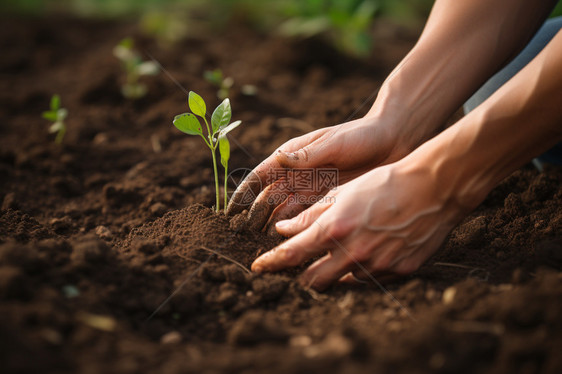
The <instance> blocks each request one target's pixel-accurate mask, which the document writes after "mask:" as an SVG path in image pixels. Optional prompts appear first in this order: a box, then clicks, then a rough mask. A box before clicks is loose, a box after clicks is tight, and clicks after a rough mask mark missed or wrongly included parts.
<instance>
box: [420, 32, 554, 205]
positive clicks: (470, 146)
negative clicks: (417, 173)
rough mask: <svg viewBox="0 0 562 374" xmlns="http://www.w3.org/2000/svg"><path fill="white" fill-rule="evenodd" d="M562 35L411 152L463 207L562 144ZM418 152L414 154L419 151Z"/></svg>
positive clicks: (480, 199)
mask: <svg viewBox="0 0 562 374" xmlns="http://www.w3.org/2000/svg"><path fill="white" fill-rule="evenodd" d="M561 104H562V32H559V33H558V34H557V35H556V36H555V37H554V39H553V40H552V41H551V42H550V43H549V44H548V45H547V46H546V47H545V49H544V50H543V51H542V52H541V53H540V54H539V55H538V56H537V57H536V58H535V59H534V60H533V61H531V63H529V64H528V65H527V66H526V67H525V68H524V69H523V70H521V71H520V72H519V73H518V74H517V75H516V76H515V77H513V78H512V79H511V80H510V81H509V82H507V83H506V84H505V85H504V86H503V87H502V88H500V89H499V90H498V91H497V92H496V93H495V94H494V95H492V96H491V97H490V98H489V99H488V100H486V101H485V102H484V103H483V104H482V105H480V106H479V107H478V108H477V109H475V110H474V111H472V112H470V114H468V115H467V116H465V117H464V118H463V119H461V120H460V121H459V122H458V123H456V124H455V125H454V126H452V127H450V128H449V129H447V130H446V131H444V132H443V133H441V134H440V135H439V136H437V137H436V138H434V139H432V140H431V141H429V142H427V143H426V144H424V145H423V146H422V147H420V148H419V149H418V150H417V151H416V152H414V153H412V155H411V156H412V157H413V159H414V160H415V159H416V158H418V159H419V163H420V164H427V165H431V166H430V168H431V175H434V176H435V177H436V178H438V179H439V180H440V181H441V182H442V186H443V190H442V191H440V193H442V194H443V196H444V198H451V197H453V198H455V199H456V200H457V202H458V204H460V205H461V206H464V207H466V208H468V209H472V208H474V205H475V204H478V203H480V201H482V199H483V198H484V197H485V196H486V195H487V194H488V192H489V191H490V190H491V189H492V188H493V187H494V186H495V185H496V184H497V183H499V182H500V181H501V180H502V179H503V178H505V177H506V176H508V175H509V174H510V173H511V172H512V171H514V170H516V169H517V168H519V167H520V166H522V165H523V164H525V163H526V162H529V161H530V160H531V159H532V158H533V157H536V156H538V155H540V154H541V153H543V152H545V151H546V150H548V149H550V148H551V147H552V146H553V145H555V144H556V143H557V142H559V141H561V140H562V109H561ZM418 151H419V152H418Z"/></svg>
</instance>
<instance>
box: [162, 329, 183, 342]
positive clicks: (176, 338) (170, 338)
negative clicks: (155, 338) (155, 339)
mask: <svg viewBox="0 0 562 374" xmlns="http://www.w3.org/2000/svg"><path fill="white" fill-rule="evenodd" d="M181 341H182V336H181V334H180V333H179V332H177V331H170V332H169V333H167V334H164V335H162V337H161V338H160V343H161V344H179V343H181Z"/></svg>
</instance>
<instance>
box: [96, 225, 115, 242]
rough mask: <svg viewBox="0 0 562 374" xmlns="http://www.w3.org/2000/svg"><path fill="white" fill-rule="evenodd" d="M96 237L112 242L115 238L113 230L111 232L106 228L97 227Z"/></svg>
mask: <svg viewBox="0 0 562 374" xmlns="http://www.w3.org/2000/svg"><path fill="white" fill-rule="evenodd" d="M96 235H97V236H98V237H100V238H101V239H104V240H111V238H112V237H113V234H112V233H111V230H109V229H108V228H107V227H105V226H98V227H96Z"/></svg>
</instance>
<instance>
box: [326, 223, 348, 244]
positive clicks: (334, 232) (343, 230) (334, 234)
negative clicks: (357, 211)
mask: <svg viewBox="0 0 562 374" xmlns="http://www.w3.org/2000/svg"><path fill="white" fill-rule="evenodd" d="M323 226H324V228H325V231H326V235H327V236H329V237H330V238H332V239H335V240H342V239H344V238H345V237H347V236H348V235H349V233H350V232H351V231H352V229H353V224H352V223H351V222H349V221H347V220H342V219H336V220H331V221H329V222H327V223H326V224H324V225H323Z"/></svg>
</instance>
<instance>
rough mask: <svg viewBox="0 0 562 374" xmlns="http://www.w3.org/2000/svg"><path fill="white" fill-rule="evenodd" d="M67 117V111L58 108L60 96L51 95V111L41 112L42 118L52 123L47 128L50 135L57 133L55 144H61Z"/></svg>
mask: <svg viewBox="0 0 562 374" xmlns="http://www.w3.org/2000/svg"><path fill="white" fill-rule="evenodd" d="M67 116H68V110H66V109H65V108H61V106H60V96H59V95H53V97H51V110H49V111H46V112H43V118H45V119H46V120H49V121H51V122H53V123H52V124H51V127H49V132H50V133H57V136H56V138H55V143H57V144H61V143H62V140H63V138H64V135H65V134H66V125H65V124H64V120H65V119H66V117H67Z"/></svg>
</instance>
